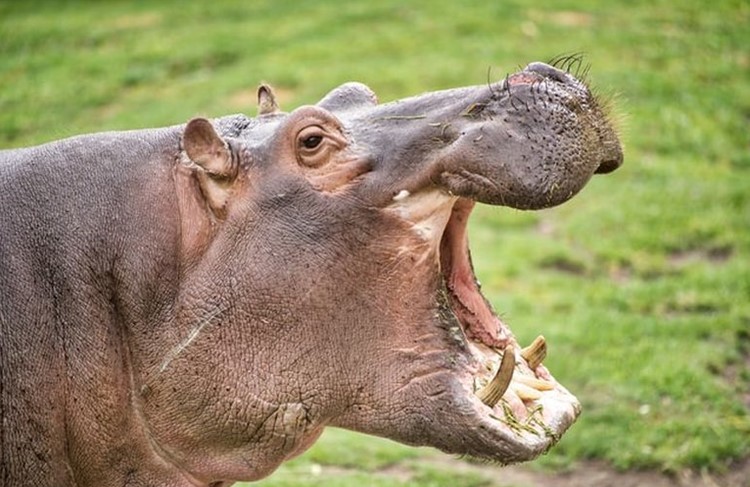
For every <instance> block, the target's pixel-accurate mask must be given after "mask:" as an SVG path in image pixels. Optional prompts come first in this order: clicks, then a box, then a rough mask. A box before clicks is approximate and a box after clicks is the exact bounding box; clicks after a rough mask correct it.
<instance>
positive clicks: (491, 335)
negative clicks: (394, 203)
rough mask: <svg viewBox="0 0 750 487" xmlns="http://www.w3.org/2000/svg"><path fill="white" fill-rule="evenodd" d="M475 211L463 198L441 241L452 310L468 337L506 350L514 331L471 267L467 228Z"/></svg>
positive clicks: (441, 257) (441, 261) (457, 203)
mask: <svg viewBox="0 0 750 487" xmlns="http://www.w3.org/2000/svg"><path fill="white" fill-rule="evenodd" d="M473 208H474V202H473V201H471V200H468V199H463V198H462V199H460V200H458V201H457V202H456V203H455V205H454V206H453V211H452V212H451V216H450V219H449V220H448V224H447V225H446V227H445V231H444V232H443V237H442V239H441V241H440V266H441V269H442V272H443V278H444V279H445V285H446V287H447V288H448V293H449V296H450V301H451V307H452V308H453V312H454V313H455V315H456V317H457V318H458V319H459V321H460V322H461V325H463V327H464V331H465V333H466V335H467V337H468V338H470V339H472V340H476V341H479V342H481V343H483V344H485V345H487V346H489V347H496V348H500V349H504V348H505V347H506V346H507V344H508V341H509V339H510V336H511V333H510V330H509V329H508V328H507V327H506V326H505V324H504V323H503V322H502V321H500V319H499V318H498V317H497V316H496V315H495V313H494V312H493V310H492V307H491V305H490V304H489V303H488V302H487V300H486V299H485V298H484V296H482V293H481V292H480V289H479V283H478V282H477V280H476V277H475V276H474V269H473V267H472V264H471V255H470V253H469V244H468V238H467V233H466V228H467V224H468V221H469V214H470V213H471V210H472V209H473Z"/></svg>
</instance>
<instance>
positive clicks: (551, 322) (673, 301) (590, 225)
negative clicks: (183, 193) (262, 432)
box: [0, 0, 750, 486]
mask: <svg viewBox="0 0 750 487" xmlns="http://www.w3.org/2000/svg"><path fill="white" fill-rule="evenodd" d="M748 46H750V4H749V3H748V2H747V1H745V0H734V1H732V0H721V1H715V2H712V3H710V5H709V4H706V3H705V2H702V1H699V0H680V1H671V0H669V1H667V0H649V1H632V0H630V1H626V0H618V1H609V2H598V1H594V0H582V1H567V0H558V1H540V2H534V3H533V4H530V3H529V2H524V1H521V0H504V1H497V2H488V1H466V2H461V3H459V2H453V1H447V0H426V1H414V2H404V1H403V0H399V1H396V0H382V1H379V2H355V1H350V2H346V3H341V2H336V1H332V0H331V1H323V0H321V1H309V2H285V1H278V0H271V1H260V0H258V1H247V2H235V1H229V0H213V1H211V2H200V1H185V0H182V1H176V0H173V1H162V2H158V3H157V2H149V1H133V2H114V1H113V2H95V1H90V2H83V1H77V2H72V1H51V0H50V1H33V0H26V1H23V2H10V1H0V147H2V148H9V147H18V146H23V145H30V144H36V143H41V142H44V141H48V140H52V139H57V138H62V137H66V136H69V135H73V134H78V133H83V132H91V131H100V130H111V129H118V130H119V129H130V128H140V127H150V126H161V125H168V124H177V123H182V122H184V121H186V120H188V119H189V118H190V117H193V116H195V115H204V116H220V115H225V114H228V113H235V112H245V113H247V114H250V115H253V114H254V113H255V105H254V101H255V88H256V86H257V84H258V83H259V82H260V81H267V82H269V83H271V84H272V85H274V86H275V87H276V89H277V90H278V92H279V96H280V100H281V103H282V105H283V108H285V109H287V110H290V109H292V108H294V107H296V106H298V105H300V104H303V103H314V102H315V101H316V100H318V99H319V98H320V97H322V96H323V95H324V94H325V93H326V92H327V91H328V90H329V89H332V88H333V87H335V86H337V85H339V84H340V83H343V82H345V81H349V80H357V81H362V82H365V83H366V84H368V85H369V86H371V87H372V88H373V89H374V90H375V92H376V93H378V95H379V96H380V99H381V101H390V100H392V99H396V98H400V97H404V96H408V95H412V94H416V93H419V92H423V91H431V90H437V89H443V88H450V87H455V86H460V85H469V84H481V83H484V82H486V78H487V71H488V69H491V76H492V78H493V79H499V78H501V77H504V76H505V74H506V73H507V72H512V71H514V70H516V69H517V68H518V67H520V66H523V65H525V64H526V63H527V62H530V61H533V60H548V59H550V58H552V57H554V56H556V55H558V54H561V53H570V52H584V53H585V54H586V61H587V62H589V63H591V64H592V66H593V67H592V70H591V75H590V78H591V79H592V82H593V83H594V85H595V86H596V87H597V88H598V91H599V92H600V93H601V94H602V95H603V96H604V97H606V98H612V99H614V105H615V108H614V110H613V116H614V117H615V118H616V119H618V120H619V124H620V126H621V131H622V136H623V140H624V143H625V157H626V162H625V165H624V166H623V167H622V169H621V170H619V171H618V172H616V173H614V174H612V175H610V176H607V177H597V178H595V179H594V180H593V181H592V182H591V183H590V185H589V186H588V187H587V188H586V189H584V191H583V192H582V193H581V194H580V195H579V196H578V197H576V198H574V199H573V200H572V201H570V202H569V203H566V204H565V205H563V206H561V207H560V208H556V209H551V210H545V211H541V212H533V213H528V212H518V211H513V210H507V209H497V208H486V207H482V208H479V209H478V210H477V211H476V212H475V213H474V218H473V221H472V226H471V240H472V249H473V253H474V261H475V263H476V265H477V272H478V275H479V278H480V280H481V281H482V283H483V286H484V287H483V289H484V291H485V294H486V296H487V297H488V298H489V299H490V300H491V301H492V302H493V304H494V305H495V307H496V309H498V310H499V311H500V312H501V313H502V315H503V316H504V318H505V320H506V321H507V322H509V323H510V324H511V326H512V327H513V329H514V331H515V333H516V334H517V335H518V337H519V338H520V340H521V342H529V341H530V340H531V339H533V338H534V337H535V336H536V335H537V334H539V333H544V334H545V335H546V336H547V338H548V341H549V343H550V346H551V353H550V356H549V358H548V360H547V364H548V365H549V366H550V368H551V369H552V370H553V371H554V373H555V374H556V376H557V377H558V379H560V380H561V381H562V382H563V383H565V384H566V385H567V386H568V387H569V388H570V389H571V390H572V391H573V392H574V393H576V394H577V395H578V396H579V397H580V398H581V400H582V402H583V406H584V410H583V415H582V417H581V419H580V421H579V422H578V423H577V424H576V425H575V426H574V427H573V428H572V430H571V431H570V432H569V433H568V434H567V435H566V436H565V437H564V439H563V440H562V442H561V443H560V444H559V445H558V446H557V447H556V448H554V449H553V450H552V451H551V452H550V453H549V454H548V455H547V456H545V457H544V458H542V459H541V460H539V461H537V462H535V465H536V466H537V467H538V468H544V469H567V468H574V467H575V464H576V462H578V461H582V460H588V459H596V460H604V461H606V462H608V463H610V464H611V465H613V466H614V467H616V468H618V469H635V468H638V469H641V468H653V469H659V470H666V471H671V472H677V471H680V470H682V469H686V468H697V469H701V468H703V469H710V470H717V471H721V470H722V469H727V468H732V467H731V465H733V462H736V461H737V460H740V459H743V458H748V457H750V415H749V413H748V411H749V409H748V408H750V260H749V259H748V256H749V253H750V135H749V133H750V47H748ZM448 460H449V458H448V457H445V456H443V455H442V454H440V453H437V452H434V451H432V450H429V449H413V448H407V447H403V446H400V445H396V444H393V443H391V442H388V441H385V440H379V439H374V438H369V437H364V436H360V435H355V434H352V433H348V432H343V431H336V430H333V431H330V432H328V433H326V435H324V437H323V439H322V440H321V441H320V442H319V443H318V444H317V445H316V446H315V447H313V449H312V450H311V451H309V452H308V453H307V454H305V455H304V456H303V457H301V458H300V459H297V460H295V461H294V462H291V463H290V464H287V465H285V466H284V467H282V468H281V469H280V471H279V472H277V474H275V475H274V476H273V477H272V478H271V479H269V480H267V481H264V482H263V483H262V485H266V486H282V485H305V486H308V485H309V486H312V485H328V486H332V485H352V484H355V483H357V484H364V485H373V486H375V485H420V486H427V485H431V486H441V485H446V486H448V485H490V484H487V479H486V478H482V477H475V476H473V474H471V473H467V472H465V471H462V470H461V469H460V468H458V467H457V466H458V465H459V464H460V462H454V461H452V460H451V462H448ZM321 466H322V467H321Z"/></svg>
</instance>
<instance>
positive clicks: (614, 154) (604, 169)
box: [594, 144, 623, 174]
mask: <svg viewBox="0 0 750 487" xmlns="http://www.w3.org/2000/svg"><path fill="white" fill-rule="evenodd" d="M606 146H607V144H605V147H606ZM608 148H609V150H608V151H606V153H605V155H604V157H603V158H602V162H600V163H599V167H598V168H597V169H596V171H594V172H595V173H596V174H607V173H610V172H612V171H614V170H615V169H617V168H618V167H620V166H621V165H622V159H623V155H622V149H621V148H620V146H619V144H614V145H611V144H610V146H609V147H608Z"/></svg>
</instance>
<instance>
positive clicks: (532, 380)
mask: <svg viewBox="0 0 750 487" xmlns="http://www.w3.org/2000/svg"><path fill="white" fill-rule="evenodd" d="M513 380H514V381H515V382H518V383H520V384H523V385H525V386H529V387H531V388H532V389H536V390H537V391H551V390H552V389H554V388H555V384H553V383H552V382H550V381H548V380H544V379H537V378H536V377H531V376H530V375H524V374H517V375H516V376H515V377H514V378H513Z"/></svg>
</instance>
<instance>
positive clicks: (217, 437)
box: [0, 63, 623, 487]
mask: <svg viewBox="0 0 750 487" xmlns="http://www.w3.org/2000/svg"><path fill="white" fill-rule="evenodd" d="M258 98H259V107H260V109H259V111H258V113H257V114H256V115H255V116H254V117H249V116H245V115H229V116H225V117H220V118H216V119H213V120H208V119H205V118H195V119H192V120H190V121H189V122H188V123H186V124H182V125H176V126H171V127H167V128H157V129H146V130H134V131H124V132H107V133H98V134H91V135H82V136H76V137H72V138H68V139H65V140H60V141H55V142H50V143H46V144H43V145H40V146H36V147H31V148H20V149H14V150H6V151H2V152H0V207H1V208H2V209H3V211H2V212H0V231H1V232H2V240H1V243H0V367H1V374H0V398H1V399H2V401H1V402H0V415H1V416H2V422H1V423H0V425H1V426H0V428H1V429H0V438H1V441H0V449H1V452H2V467H0V468H1V469H2V479H3V485H14V486H25V485H28V486H31V485H33V486H77V487H84V486H111V485H128V486H156V485H158V486H172V487H178V486H213V487H219V486H228V485H231V484H232V483H233V482H235V481H240V480H250V481H252V480H256V479H260V478H262V477H264V476H267V475H269V474H270V473H271V472H273V470H274V469H276V468H277V467H278V466H279V465H280V464H281V463H282V462H284V461H285V460H287V459H289V458H292V457H294V456H296V455H299V454H300V453H301V452H303V451H305V449H307V448H308V447H309V446H311V445H312V444H313V443H314V442H315V440H316V439H317V438H318V437H319V435H320V434H321V432H322V431H323V430H324V428H325V427H327V426H334V427H341V428H346V429H350V430H354V431H358V432H362V433H366V434H371V435H377V436H381V437H386V438H390V439H392V440H395V441H397V442H402V443H405V444H409V445H426V446H431V447H435V448H437V449H440V450H442V451H444V452H447V453H450V454H459V455H466V456H471V457H477V458H479V459H485V460H489V461H494V462H499V463H503V464H508V463H513V462H521V461H525V460H529V459H532V458H534V457H536V456H537V455H539V454H541V453H543V452H545V451H546V450H547V449H548V448H550V446H552V445H553V444H554V443H555V442H556V441H557V440H558V439H559V438H560V437H561V435H562V434H563V433H564V432H565V431H566V430H567V429H568V427H569V426H570V425H571V424H572V423H573V422H574V421H575V419H576V417H577V416H578V414H579V412H580V405H579V402H578V401H577V399H576V398H575V396H574V395H573V394H571V393H570V392H569V391H568V390H567V389H566V388H565V387H564V386H563V385H562V384H560V383H559V382H558V381H557V380H556V379H555V378H554V377H553V376H552V374H551V373H550V371H549V370H548V369H547V368H546V367H545V365H544V364H543V361H544V358H545V355H546V350H547V348H546V342H545V340H544V338H543V336H540V337H539V338H538V339H537V340H535V341H534V342H533V343H532V344H527V345H526V346H522V344H519V343H518V341H517V340H516V338H515V336H514V335H513V333H512V332H511V330H510V328H509V327H508V325H507V324H506V323H504V322H503V321H502V320H500V319H499V318H498V316H497V313H496V312H495V311H494V310H493V308H492V306H491V304H490V303H489V302H488V301H487V300H486V299H485V298H484V297H483V295H482V293H481V290H480V285H479V282H478V281H477V279H476V277H475V274H474V270H473V266H472V261H471V258H470V251H469V245H468V239H467V222H468V219H469V217H470V214H471V212H472V208H473V207H474V205H475V204H476V203H484V204H489V205H496V206H504V207H510V208H516V209H522V210H535V209H541V208H547V207H551V206H554V205H558V204H560V203H563V202H564V201H566V200H568V199H569V198H571V197H572V196H573V195H575V194H576V193H577V192H578V191H580V190H581V188H582V187H583V186H584V185H585V184H586V183H587V181H589V179H590V178H591V177H592V175H594V174H596V173H608V172H610V171H613V170H614V169H616V168H617V167H618V166H620V164H621V163H622V159H623V154H622V150H621V145H620V143H619V141H618V136H617V134H616V131H615V129H614V128H613V125H612V123H611V122H610V121H608V117H607V114H606V110H605V109H603V108H602V103H601V102H599V101H597V99H596V97H595V96H593V95H592V93H591V91H590V90H589V88H588V87H587V85H586V83H585V82H583V81H581V80H579V79H578V78H577V77H576V76H575V75H574V74H573V73H570V72H568V70H566V69H564V66H558V67H555V66H552V65H548V64H544V63H532V64H529V65H528V66H526V67H525V68H524V69H522V70H520V71H519V72H517V73H515V74H512V75H509V76H507V77H505V78H504V79H501V80H499V81H496V82H492V83H486V84H480V85H478V86H472V87H463V88H456V89H448V90H444V91H437V92H431V93H426V94H422V95H419V96H414V97H410V98H406V99H402V100H398V101H393V102H390V103H379V102H378V100H377V98H376V96H375V94H374V93H373V91H372V90H370V89H369V88H368V87H367V86H365V85H363V84H359V83H354V82H350V83H346V84H344V85H342V86H339V87H338V88H336V89H334V90H333V91H331V92H330V93H329V94H328V95H326V96H325V97H324V98H323V99H322V100H321V101H320V102H319V103H317V104H316V105H311V106H302V107H300V108H297V109H296V110H293V111H291V112H289V113H287V112H283V111H282V110H281V109H280V108H279V106H278V103H277V101H276V97H275V95H274V92H273V90H272V89H271V88H270V87H269V86H267V85H261V87H260V88H259V90H258Z"/></svg>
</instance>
